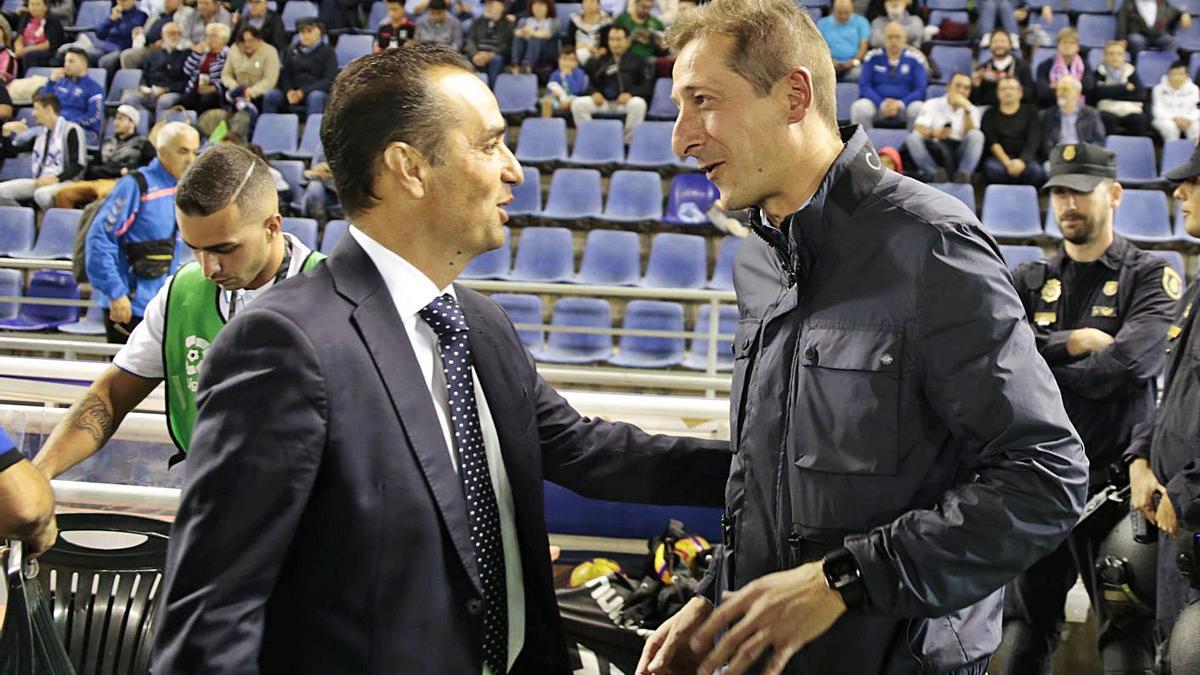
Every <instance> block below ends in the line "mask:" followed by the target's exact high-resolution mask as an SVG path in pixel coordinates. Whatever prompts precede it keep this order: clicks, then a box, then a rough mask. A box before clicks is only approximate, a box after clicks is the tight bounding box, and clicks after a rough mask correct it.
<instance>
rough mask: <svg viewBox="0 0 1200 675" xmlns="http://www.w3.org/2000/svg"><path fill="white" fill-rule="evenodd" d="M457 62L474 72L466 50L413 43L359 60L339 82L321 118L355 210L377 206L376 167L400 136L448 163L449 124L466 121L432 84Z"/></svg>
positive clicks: (340, 183) (344, 194)
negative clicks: (436, 73) (444, 155)
mask: <svg viewBox="0 0 1200 675" xmlns="http://www.w3.org/2000/svg"><path fill="white" fill-rule="evenodd" d="M435 68H451V69H458V70H462V71H464V72H467V73H471V74H474V73H475V68H474V67H472V66H471V64H470V63H469V62H468V61H467V60H466V58H465V57H463V56H462V55H461V54H459V53H458V52H456V51H454V50H453V49H450V48H448V47H445V46H442V45H432V44H421V43H416V42H409V43H408V44H407V45H405V47H404V49H388V50H385V51H382V52H377V53H374V54H367V55H366V56H361V57H359V58H357V59H355V60H354V61H353V62H352V63H350V65H349V66H347V67H346V69H345V70H343V71H342V72H341V73H340V74H339V75H338V78H337V80H335V81H334V83H333V91H332V92H331V93H330V95H329V101H328V103H327V104H326V106H325V117H324V118H323V119H322V121H321V143H322V145H323V147H324V149H325V157H326V159H328V161H329V168H330V169H331V170H332V171H333V179H334V182H335V183H336V184H337V193H338V197H339V198H341V200H342V206H343V207H344V208H345V210H346V212H347V213H349V214H351V215H355V214H358V213H362V212H363V211H365V210H367V209H369V208H371V207H372V206H374V204H375V202H376V200H377V199H378V198H377V197H376V196H375V194H374V192H373V188H374V181H375V173H376V169H377V167H378V166H379V162H380V159H381V158H382V156H383V152H384V150H385V149H386V148H387V147H388V145H390V144H392V143H397V142H400V143H407V144H409V145H411V146H413V147H414V148H416V149H417V150H418V151H419V152H420V153H421V154H422V155H424V156H425V158H426V159H427V160H428V161H429V163H430V164H432V165H434V166H437V165H439V164H441V161H442V160H441V150H442V142H443V139H444V137H445V133H446V130H447V129H451V128H453V127H454V126H456V125H457V124H458V119H457V118H456V116H455V115H454V114H452V113H451V114H448V113H447V110H446V106H445V102H444V100H443V99H442V97H441V95H440V94H438V93H437V92H436V91H435V90H434V88H433V87H432V86H431V84H432V83H431V80H430V78H429V71H431V70H433V69H435Z"/></svg>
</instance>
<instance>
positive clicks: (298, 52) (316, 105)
mask: <svg viewBox="0 0 1200 675" xmlns="http://www.w3.org/2000/svg"><path fill="white" fill-rule="evenodd" d="M432 11H433V10H431V13H432ZM443 11H444V10H443ZM447 20H449V19H447ZM455 20H456V21H457V19H455ZM296 27H297V28H298V29H299V30H300V44H298V45H293V46H291V47H289V48H288V50H287V51H286V52H285V53H284V56H283V69H282V70H281V71H280V73H279V88H278V89H272V90H271V91H269V92H267V95H266V96H265V97H264V98H263V109H264V110H265V111H266V112H269V113H273V112H279V111H280V110H282V109H283V108H284V106H285V104H286V105H287V106H288V108H289V109H290V110H291V111H292V112H296V113H301V112H307V114H309V115H314V114H320V113H323V112H325V99H326V98H327V97H328V96H329V89H330V87H332V86H333V79H334V78H335V77H337V72H338V67H337V54H335V53H334V51H333V47H330V46H329V45H328V44H326V43H325V42H323V41H322V40H321V37H322V34H323V33H324V32H325V27H324V26H322V25H321V22H320V21H317V20H316V19H311V18H310V19H301V20H299V21H297V22H296ZM418 33H419V30H418ZM418 39H420V38H419V37H418Z"/></svg>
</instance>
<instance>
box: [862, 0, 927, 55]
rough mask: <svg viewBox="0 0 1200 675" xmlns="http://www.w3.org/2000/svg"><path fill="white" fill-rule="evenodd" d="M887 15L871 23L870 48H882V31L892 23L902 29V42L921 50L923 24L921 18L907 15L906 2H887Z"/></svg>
mask: <svg viewBox="0 0 1200 675" xmlns="http://www.w3.org/2000/svg"><path fill="white" fill-rule="evenodd" d="M884 7H885V8H886V9H887V14H885V15H884V16H879V17H876V18H875V19H874V20H872V21H871V40H870V42H871V46H872V47H874V48H876V49H881V48H883V31H884V29H885V28H887V26H888V24H889V23H892V22H893V21H894V22H896V23H898V24H900V25H901V26H903V27H904V41H905V44H907V45H908V46H909V47H915V48H917V49H920V48H921V42H922V41H923V40H924V39H925V22H923V21H921V17H919V16H915V15H913V14H909V13H908V0H887V2H885V3H884Z"/></svg>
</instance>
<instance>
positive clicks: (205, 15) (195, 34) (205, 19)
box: [182, 0, 233, 45]
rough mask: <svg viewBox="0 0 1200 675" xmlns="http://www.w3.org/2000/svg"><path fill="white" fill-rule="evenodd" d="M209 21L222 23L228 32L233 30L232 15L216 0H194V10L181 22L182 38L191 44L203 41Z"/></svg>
mask: <svg viewBox="0 0 1200 675" xmlns="http://www.w3.org/2000/svg"><path fill="white" fill-rule="evenodd" d="M210 23H220V24H224V25H225V27H226V28H228V29H229V31H230V33H232V32H233V16H231V15H230V14H229V10H227V9H225V8H224V7H222V6H221V5H219V4H217V0H196V11H195V12H194V13H192V14H191V15H189V16H188V17H187V18H186V19H185V20H184V21H183V23H182V27H183V37H184V39H185V40H187V41H188V43H189V44H192V45H196V44H199V43H201V42H204V40H205V39H206V38H207V37H208V33H207V29H208V24H210Z"/></svg>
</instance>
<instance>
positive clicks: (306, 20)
mask: <svg viewBox="0 0 1200 675" xmlns="http://www.w3.org/2000/svg"><path fill="white" fill-rule="evenodd" d="M309 26H313V27H314V28H316V29H317V30H319V31H321V33H322V34H324V33H325V24H324V23H321V20H320V19H318V18H317V17H315V16H305V17H301V18H299V19H296V30H297V31H302V30H304V29H305V28H308V27H309Z"/></svg>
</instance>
